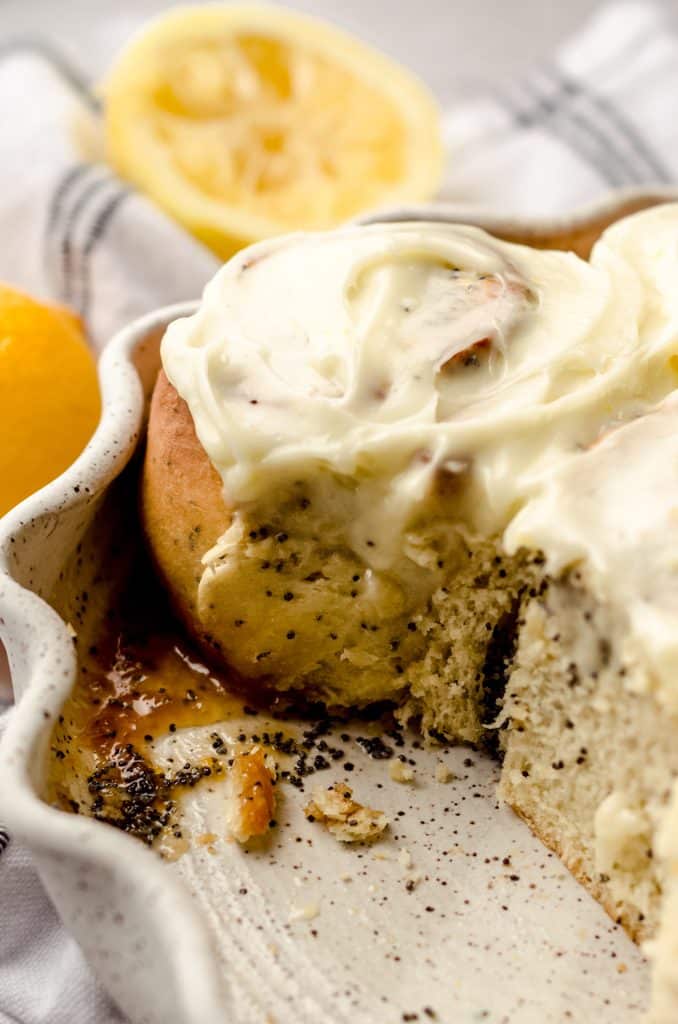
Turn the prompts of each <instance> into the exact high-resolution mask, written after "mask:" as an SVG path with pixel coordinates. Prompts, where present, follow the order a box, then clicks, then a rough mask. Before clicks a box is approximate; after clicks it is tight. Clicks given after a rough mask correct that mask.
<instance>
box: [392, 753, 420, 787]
mask: <svg viewBox="0 0 678 1024" xmlns="http://www.w3.org/2000/svg"><path fill="white" fill-rule="evenodd" d="M388 774H389V775H390V776H391V778H392V779H393V781H394V782H414V772H413V771H412V769H411V768H410V766H409V765H407V764H405V763H404V762H403V761H401V760H400V758H397V759H396V760H395V761H389V763H388Z"/></svg>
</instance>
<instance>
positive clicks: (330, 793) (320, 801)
mask: <svg viewBox="0 0 678 1024" xmlns="http://www.w3.org/2000/svg"><path fill="white" fill-rule="evenodd" d="M304 813H305V814H306V817H307V818H308V820H309V821H317V822H319V823H320V824H321V825H325V826H326V828H327V830H328V831H329V832H331V833H332V835H333V836H334V837H335V838H336V839H338V840H339V841H340V842H341V843H366V842H372V841H373V840H375V839H379V838H380V836H382V835H383V833H384V832H385V831H386V829H387V828H388V825H389V821H388V818H387V817H386V815H385V814H384V813H383V811H377V810H373V809H372V808H371V807H365V806H363V804H360V803H358V801H357V800H354V799H353V790H352V789H351V787H350V786H347V785H346V783H344V782H337V783H335V784H334V785H333V786H330V787H329V788H328V789H323V788H322V787H320V788H318V789H316V790H314V793H313V799H312V800H310V801H309V803H308V804H307V805H306V807H305V808H304Z"/></svg>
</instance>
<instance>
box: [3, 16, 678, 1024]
mask: <svg viewBox="0 0 678 1024" xmlns="http://www.w3.org/2000/svg"><path fill="white" fill-rule="evenodd" d="M488 89H489V86H488ZM676 96H678V35H677V34H676V32H675V31H674V25H673V22H672V19H671V17H670V15H669V13H668V12H667V11H666V10H665V9H661V8H658V7H654V6H651V5H646V4H640V3H621V4H615V5H612V6H609V7H606V8H604V9H603V10H601V11H600V12H599V13H598V14H597V15H596V16H595V17H594V18H593V19H592V20H591V22H590V23H589V24H588V25H586V26H585V27H584V29H583V30H582V31H581V32H580V33H579V34H578V36H577V37H576V38H575V39H573V40H572V41H571V42H569V43H567V44H566V45H564V46H563V47H562V48H561V50H560V51H559V53H557V54H556V56H555V57H554V58H553V59H552V60H550V61H544V63H543V64H542V65H540V66H539V67H538V68H535V69H531V70H530V71H529V73H527V74H526V75H525V76H524V77H523V78H521V79H519V80H516V81H513V82H510V83H508V84H504V85H502V86H499V87H497V88H496V89H495V91H494V93H490V92H488V94H487V95H484V96H482V97H479V98H478V99H477V100H476V101H474V102H473V103H467V104H465V105H464V106H463V107H461V108H459V109H453V110H450V111H449V112H448V113H447V115H446V117H445V120H444V130H445V139H446V143H447V146H448V152H449V166H448V168H447V172H446V176H445V182H444V185H443V188H442V190H441V198H443V199H446V200H448V201H452V202H455V203H465V204H469V206H475V207H477V206H483V207H485V208H487V207H491V208H493V209H494V210H496V211H497V212H499V213H501V214H510V213H515V214H529V215H537V214H544V215H548V214H554V213H560V212H566V211H567V210H569V209H571V208H572V207H573V206H576V205H579V204H582V203H585V202H587V201H592V200H595V199H596V198H599V197H601V196H602V195H604V194H605V192H606V191H608V190H609V189H610V188H611V187H616V186H625V185H626V186H633V185H669V184H671V183H674V182H678V118H677V117H676V116H675V98H676ZM95 107H96V103H95V101H93V99H92V97H91V96H90V95H89V94H88V92H87V90H86V88H83V86H82V84H81V83H79V82H78V81H77V76H73V75H72V74H71V73H70V71H69V69H68V68H64V67H63V66H62V64H61V62H60V60H59V59H58V57H57V56H55V55H53V54H49V53H48V52H43V53H38V52H36V50H35V48H34V47H30V46H29V47H28V48H27V47H26V45H25V43H23V44H21V45H13V44H11V43H6V44H4V45H2V46H0V124H1V125H2V132H1V133H0V225H2V237H3V245H2V246H0V280H5V281H8V282H11V283H13V284H15V285H17V286H19V287H23V288H25V289H26V290H28V291H30V292H31V293H33V294H35V295H38V296H42V297H44V298H46V299H55V300H59V301H62V302H66V303H68V304H69V305H71V306H73V307H74V308H75V309H76V310H78V311H79V312H80V313H81V314H82V316H83V317H84V319H85V321H86V323H87V326H88V330H89V333H90V337H91V341H92V344H93V346H94V347H95V348H96V349H97V350H100V349H101V347H102V346H103V345H104V344H105V342H106V341H107V339H108V338H109V337H110V336H111V334H112V333H114V331H115V330H117V329H118V328H119V327H121V326H122V325H124V324H125V323H127V322H129V321H130V320H131V319H132V318H134V317H136V316H138V315H140V314H142V313H145V312H147V311H149V310H152V309H153V308H155V307H157V306H160V305H163V304H165V303H169V302H177V301H180V300H183V299H192V298H195V297H197V296H198V295H199V294H200V291H201V289H202V286H203V285H204V284H205V282H206V281H207V280H208V278H209V277H210V276H211V275H212V273H213V272H214V270H215V268H216V267H217V261H216V260H215V258H214V257H213V256H212V255H211V254H210V253H209V252H207V251H206V250H205V249H204V248H203V247H202V246H201V245H199V244H198V243H197V242H195V241H194V240H193V239H191V238H190V237H189V236H187V235H186V234H185V233H184V232H183V231H182V230H181V229H180V228H178V227H177V226H176V225H174V224H173V223H171V222H170V221H168V220H167V219H166V218H165V217H164V216H163V215H162V214H161V213H160V212H159V211H158V210H157V209H156V208H154V207H153V205H152V204H151V203H150V202H148V201H147V200H146V199H144V198H142V197H141V196H139V195H137V194H135V193H134V192H132V191H131V190H130V189H129V188H128V187H127V186H125V185H124V184H123V183H121V182H120V181H118V180H117V179H116V178H115V177H114V176H113V175H112V174H111V173H110V171H108V170H107V169H106V168H105V167H103V166H102V165H97V164H87V163H84V162H83V161H82V159H81V157H80V155H79V151H78V149H77V147H76V146H75V145H74V142H73V122H74V112H75V114H76V115H77V112H78V109H79V110H80V113H81V115H84V114H87V116H89V117H91V116H92V111H93V109H94V108H95ZM4 675H5V681H4V684H3V664H2V657H1V655H0V702H2V701H3V700H4V702H5V703H9V701H10V696H9V688H8V683H7V673H6V669H5V670H4ZM9 714H11V711H6V712H5V714H4V716H0V733H1V732H2V730H3V728H4V725H5V724H6V719H7V716H8V715H9ZM2 850H4V852H0V908H1V913H2V928H0V1024H115V1022H120V1021H122V1017H121V1016H120V1014H119V1013H118V1011H117V1010H116V1009H115V1007H114V1006H113V1005H112V1003H111V1002H110V1000H109V999H108V998H107V996H106V995H105V994H104V993H103V992H102V990H101V988H100V986H99V985H98V984H97V982H96V981H95V979H94V978H93V976H92V975H91V973H90V971H89V968H88V967H87V965H86V964H85V961H84V959H83V956H82V954H81V952H80V950H79V949H78V947H77V945H76V943H75V942H74V941H73V939H71V938H70V936H69V935H68V934H67V933H66V931H65V930H64V929H63V927H62V926H61V925H60V923H59V920H58V917H57V915H56V912H55V910H54V908H53V907H52V905H51V903H50V902H49V899H48V897H47V896H46V894H45V892H44V890H43V888H42V886H41V883H40V880H39V878H38V877H37V875H36V873H35V871H34V869H33V868H32V866H31V860H30V856H29V855H28V853H27V852H26V851H25V850H24V849H23V848H22V846H21V843H20V841H19V840H18V839H17V840H15V841H12V839H11V837H9V836H8V835H7V834H6V832H5V831H4V830H2V828H0V851H2ZM234 1024H235V1022H234Z"/></svg>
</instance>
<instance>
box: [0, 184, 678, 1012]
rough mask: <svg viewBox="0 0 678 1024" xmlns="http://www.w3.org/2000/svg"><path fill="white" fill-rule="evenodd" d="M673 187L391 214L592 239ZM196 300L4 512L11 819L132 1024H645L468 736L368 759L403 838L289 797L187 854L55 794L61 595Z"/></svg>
mask: <svg viewBox="0 0 678 1024" xmlns="http://www.w3.org/2000/svg"><path fill="white" fill-rule="evenodd" d="M666 198H672V196H671V195H670V194H669V193H655V194H653V195H651V196H650V195H640V194H637V193H633V194H631V193H624V194H622V195H620V196H616V197H613V198H612V199H610V200H608V201H607V202H606V203H605V204H603V205H599V206H598V207H596V208H595V209H589V210H586V211H585V212H584V213H582V214H581V215H579V216H577V217H573V218H568V219H567V220H566V221H565V220H559V221H558V222H553V223H548V224H547V223H542V222H532V223H524V222H523V223H515V222H511V221H508V220H503V221H500V220H498V219H497V218H496V217H492V216H490V215H482V214H478V213H476V214H474V215H473V216H470V215H469V213H468V211H464V210H463V209H451V208H446V207H435V208H429V209H421V208H419V209H416V210H407V211H402V210H401V211H393V212H390V213H386V214H380V215H379V217H383V218H386V219H389V218H398V219H404V218H405V217H408V218H409V217H422V216H434V217H436V218H440V217H444V218H446V219H451V220H467V221H473V222H476V223H480V224H482V226H484V227H487V228H489V229H490V230H494V231H495V232H496V233H497V234H500V235H502V236H504V237H510V238H512V239H518V240H525V241H529V242H530V243H532V244H553V243H554V242H557V241H558V240H562V243H563V244H564V245H569V246H573V247H576V248H577V249H578V250H579V251H581V252H586V251H587V250H588V247H589V246H590V243H591V240H592V239H593V238H594V237H595V236H596V235H597V234H598V233H599V231H600V230H601V228H602V227H603V226H604V225H605V224H606V223H608V222H610V221H612V220H614V219H616V217H617V216H620V215H623V214H624V213H627V212H630V211H632V210H635V209H639V208H641V207H643V206H647V205H650V204H651V203H653V202H656V201H659V200H661V199H666ZM190 309H191V307H190V306H189V307H187V306H177V307H171V308H168V309H165V310H161V311H159V312H157V313H154V314H151V315H149V316H147V317H145V318H143V319H141V320H140V321H138V322H136V323H134V324H132V325H131V326H130V327H128V328H127V329H125V330H124V331H122V332H121V333H120V334H119V335H118V337H116V338H115V339H114V340H113V341H112V342H111V344H110V346H109V347H108V348H107V350H106V351H105V353H104V355H103V357H102V360H101V364H100V376H101V383H102V389H103V401H104V412H103V417H102V421H101V424H100V426H99V428H98V430H97V432H96V434H95V436H94V437H93V439H92V441H91V442H90V444H89V445H88V447H87V449H86V450H85V452H84V453H83V455H82V456H81V457H80V458H79V459H78V460H77V462H76V463H75V464H74V465H73V466H72V467H71V468H70V469H69V470H68V471H67V472H66V473H65V474H64V475H63V476H61V477H60V478H59V479H58V480H56V481H54V482H53V483H52V484H50V485H49V486H48V487H46V488H44V489H43V490H42V491H40V492H39V493H38V494H36V495H34V496H33V497H31V498H29V499H28V500H27V501H25V502H24V503H23V504H22V505H20V506H19V507H18V508H17V509H15V510H14V511H13V512H12V513H10V514H9V515H8V516H6V517H5V518H4V519H3V521H2V523H1V524H0V636H1V637H2V639H3V641H4V643H5V645H6V647H7V651H8V655H9V661H10V665H11V671H12V677H13V684H14V688H15V692H16V695H17V698H18V699H19V706H18V708H17V709H16V711H15V712H14V714H13V716H12V719H11V722H10V724H9V726H8V728H7V730H6V732H5V735H4V737H3V740H2V744H1V745H0V773H1V774H0V820H3V822H6V823H7V825H8V827H9V829H10V830H11V832H12V833H14V834H15V835H16V836H17V837H21V838H22V839H23V840H24V841H25V842H26V843H27V844H28V846H29V847H30V848H31V850H32V852H33V854H34V857H35V860H36V863H37V865H38V868H39V871H40V874H41V876H42V878H43V880H44V882H45V884H46V886H47V888H48V890H49V892H50V895H51V897H52V899H53V900H54V902H55V904H56V905H57V907H58V908H59V911H60V912H61V914H62V916H63V918H64V920H65V921H66V924H67V926H68V927H69V929H71V931H72V932H73V933H74V935H75V936H76V937H77V939H78V941H79V942H80V944H81V945H82V947H83V949H84V950H85V952H86V954H87V956H88V958H89V960H90V962H91V964H92V966H93V968H94V969H95V971H96V973H97V974H98V976H99V977H100V978H101V980H102V981H103V983H104V985H105V986H106V987H107V988H108V990H109V991H110V992H111V993H112V995H113V997H114V998H115V1000H116V1001H117V1003H118V1004H119V1005H120V1007H121V1009H122V1010H123V1011H124V1012H125V1013H126V1014H127V1015H128V1017H129V1018H130V1021H132V1022H133V1024H160V1022H163V1024H168V1022H169V1024H217V1022H225V1021H232V1022H233V1024H249V1022H252V1024H254V1022H263V1021H267V1020H269V1021H273V1020H275V1021H276V1022H277V1024H288V1022H289V1024H292V1022H294V1024H299V1022H308V1024H310V1022H311V1021H313V1024H318V1022H319V1021H324V1022H327V1024H329V1022H343V1021H346V1022H348V1021H351V1022H360V1024H362V1022H364V1024H374V1022H375V1021H384V1022H390V1021H393V1022H395V1021H398V1020H401V1019H402V1015H403V1013H407V1012H412V1013H419V1014H420V1019H424V1018H422V1016H421V1015H422V1014H424V1011H425V1010H426V1008H428V1009H429V1010H431V1012H435V1014H436V1015H437V1018H438V1019H439V1020H441V1021H450V1022H451V1021H454V1022H455V1024H458V1022H465V1021H468V1022H471V1021H479V1020H493V1021H500V1020H509V1019H510V1021H511V1022H512V1024H528V1022H532V1021H534V1022H537V1021H539V1022H540V1024H549V1022H551V1024H559V1022H561V1021H562V1019H563V1013H564V1010H565V1008H567V1009H568V1010H569V1011H570V1012H571V1013H572V1014H573V1016H574V1018H575V1019H578V1020H591V1019H594V1017H595V1019H596V1020H597V1021H598V1022H599V1024H608V1022H609V1024H612V1022H614V1024H622V1022H629V1024H631V1022H633V1021H637V1020H639V1019H640V1015H641V1012H642V1007H643V1005H644V1004H645V1000H646V990H647V979H646V968H645V964H644V961H643V958H642V955H641V953H640V951H639V950H638V949H637V948H636V947H634V946H633V945H632V944H631V943H630V942H629V940H628V939H627V938H626V936H625V934H623V933H622V932H621V931H620V930H619V929H617V928H615V927H614V926H613V925H611V924H610V922H609V921H608V919H607V918H606V917H605V915H604V913H603V911H602V910H601V909H600V908H599V907H598V906H597V905H596V904H595V903H594V902H593V901H592V900H590V899H589V898H588V896H587V895H586V893H584V892H583V890H581V889H580V888H579V886H578V885H577V883H575V882H574V881H573V879H571V878H570V876H569V875H568V874H567V872H566V871H565V870H564V869H563V868H562V866H561V865H560V864H559V863H558V861H557V860H555V858H553V857H552V856H551V855H549V854H547V853H546V852H545V851H544V849H543V848H542V847H541V845H540V844H539V843H538V842H537V841H536V840H535V839H534V838H533V837H532V836H531V835H530V834H529V833H528V832H527V830H526V829H525V827H524V826H523V825H522V824H521V823H520V822H518V821H517V819H515V817H514V816H513V815H512V814H511V813H510V812H509V811H507V810H506V809H505V808H500V807H498V806H497V804H496V801H495V798H494V788H493V787H494V781H495V776H496V770H495V767H494V765H493V764H492V762H491V761H489V760H486V759H485V758H484V757H483V756H481V755H474V757H473V759H472V761H473V763H472V764H466V763H465V762H466V761H467V760H468V751H463V750H457V751H455V750H453V751H450V752H449V753H448V754H447V755H446V756H447V759H448V764H449V767H450V768H451V769H452V771H453V772H454V773H455V774H456V775H457V776H458V778H457V780H456V781H454V782H452V783H451V784H450V786H449V787H447V788H445V789H442V788H441V786H440V785H439V784H438V785H437V786H436V785H435V784H434V782H433V781H432V780H433V779H434V775H435V772H434V768H435V764H436V759H437V757H438V756H439V755H437V754H436V753H435V752H425V751H420V750H418V751H417V760H418V777H419V778H420V780H421V781H420V782H419V783H418V785H417V786H416V787H398V786H383V788H382V784H381V782H380V779H382V778H383V771H384V769H383V765H381V766H380V764H379V762H374V761H370V760H369V759H365V761H364V763H362V762H361V763H360V764H358V765H356V769H357V770H356V772H355V784H356V786H360V787H361V792H362V793H363V795H364V796H366V797H367V799H370V798H373V799H375V800H379V801H380V802H381V806H382V807H383V809H385V810H386V811H387V813H390V815H391V816H392V817H393V818H394V819H396V820H397V818H398V812H399V810H401V809H402V808H403V807H405V810H406V813H405V814H404V815H401V816H400V821H399V826H398V830H397V832H395V833H394V834H393V835H392V837H391V838H390V839H389V840H388V841H386V842H385V843H384V844H382V845H380V847H379V849H378V850H376V849H375V850H370V851H368V852H365V851H363V852H358V851H355V850H348V849H345V848H343V847H341V846H340V845H339V844H336V843H335V842H334V840H332V839H331V838H330V837H327V836H325V835H321V836H318V835H317V833H314V832H313V831H312V829H311V826H310V825H309V824H308V822H306V821H305V818H304V816H303V809H302V804H303V800H302V799H301V798H300V799H299V800H298V801H297V800H296V799H295V797H294V795H291V796H289V797H288V796H286V797H285V802H284V804H283V806H282V808H281V818H282V826H283V828H282V829H281V830H280V833H281V836H280V838H279V839H277V840H276V841H275V843H274V844H273V845H272V846H270V847H269V848H267V849H265V850H260V851H254V852H253V853H251V854H249V855H248V854H244V853H243V851H242V850H241V849H240V848H234V847H236V844H226V843H224V844H223V845H221V846H219V847H218V849H217V850H216V852H215V851H214V850H212V851H211V855H208V853H207V852H206V851H205V849H204V848H200V849H198V848H196V849H191V850H190V851H189V852H188V853H187V854H186V855H185V856H182V857H181V858H179V859H178V860H177V861H175V862H173V863H167V862H164V861H162V860H161V859H160V858H159V857H158V855H157V854H156V853H154V852H152V851H151V850H149V849H148V848H146V847H144V846H143V845H142V844H141V843H140V842H138V841H137V840H135V839H133V838H131V837H129V836H127V835H125V834H123V833H122V832H120V831H118V830H116V829H113V828H111V827H110V826H108V825H105V824H103V823H101V822H97V821H95V820H93V819H90V818H87V817H84V816H81V815H74V814H68V813H65V812H64V811H61V810H57V809H55V808H54V807H51V806H50V805H49V804H48V802H47V801H46V800H45V796H44V795H45V792H46V777H47V767H48V764H49V757H50V735H51V730H52V727H53V724H54V722H55V720H56V718H57V717H58V716H59V713H60V709H61V707H62V706H63V704H64V701H65V700H66V698H67V696H68V694H69V692H70V690H71V688H72V686H73V681H74V678H75V673H76V669H77V663H76V655H75V650H74V643H73V637H72V629H71V628H69V625H68V624H67V621H65V619H64V618H62V616H61V615H60V614H58V611H57V609H58V610H60V611H61V612H62V614H63V615H64V616H65V618H66V619H67V618H68V615H67V613H66V611H65V609H67V608H68V607H69V606H70V604H72V597H73V594H74V593H75V592H76V591H77V590H78V589H79V588H81V587H82V586H83V585H84V581H85V580H91V579H92V578H93V577H96V576H97V574H100V570H101V567H100V566H99V564H98V552H97V546H96V543H95V542H92V540H91V538H92V536H96V531H94V533H93V524H96V523H97V522H99V521H103V522H104V523H105V521H106V520H107V518H108V517H110V516H112V515H114V514H115V509H114V505H115V502H113V503H112V502H111V501H110V500H107V495H108V494H109V492H110V487H111V485H112V484H113V482H114V481H115V480H116V478H118V477H119V475H120V474H121V473H122V472H123V471H124V469H125V467H126V466H127V465H128V463H129V462H130V460H131V459H132V457H133V455H134V453H135V451H136V450H137V448H138V445H139V444H140V442H141V441H142V439H143V431H144V421H145V412H146V408H147V401H148V398H149V395H150V391H151V389H152V386H153V382H154V379H155V375H156V373H157V369H158V366H159V354H158V347H159V340H160V337H161V335H162V332H163V329H164V327H165V325H166V324H167V323H168V322H169V321H170V320H172V319H173V318H175V317H177V316H180V315H183V314H185V313H187V312H189V311H190ZM86 538H90V539H89V540H87V539H86ZM79 545H80V547H79ZM76 553H77V557H76ZM91 614H94V612H92V613H91ZM88 628H89V627H88V623H87V621H84V622H82V623H79V625H78V629H79V630H85V631H86V630H87V629H88ZM176 742H177V743H178V744H179V748H178V749H179V750H182V749H183V750H184V751H188V750H190V748H191V744H193V743H194V742H197V740H196V737H195V736H194V735H193V733H192V732H191V731H190V730H189V731H187V733H186V735H183V736H180V737H177V738H176ZM182 745H183V747H182ZM405 790H407V793H406V794H405ZM469 793H473V794H474V795H476V796H477V797H479V798H478V799H475V800H470V799H469V800H467V799H466V796H467V795H468V794H469ZM187 813H188V814H189V815H193V817H194V819H195V822H196V831H198V830H199V828H203V830H204V828H205V827H206V826H205V822H206V821H207V820H208V819H209V815H210V814H211V813H212V812H211V811H210V809H209V807H207V806H206V803H205V800H204V799H203V798H202V797H201V796H200V793H199V792H198V791H197V790H196V793H195V796H194V797H193V796H192V797H191V805H190V807H189V808H188V811H187ZM507 855H508V856H510V858H511V864H512V866H513V867H512V871H511V873H510V875H509V874H508V873H507V872H506V870H505V869H503V868H502V866H501V865H502V861H503V859H504V858H505V857H506V856H507ZM404 870H407V871H410V872H415V873H416V875H417V876H418V877H417V883H418V884H417V885H416V888H415V887H412V888H406V887H405V886H404V885H403V871H404ZM513 875H515V876H516V877H518V878H519V881H518V882H516V881H515V879H514V878H513V877H512V876H513ZM413 888H414V891H412V889H413ZM528 897H529V898H528ZM507 915H509V916H507ZM554 922H555V923H554ZM507 929H508V931H509V932H510V941H507ZM594 936H596V938H594ZM620 962H623V963H624V965H625V971H624V973H623V974H620V973H618V972H617V969H616V968H617V965H618V964H619V963H620ZM490 978H492V984H489V983H488V982H489V979H490Z"/></svg>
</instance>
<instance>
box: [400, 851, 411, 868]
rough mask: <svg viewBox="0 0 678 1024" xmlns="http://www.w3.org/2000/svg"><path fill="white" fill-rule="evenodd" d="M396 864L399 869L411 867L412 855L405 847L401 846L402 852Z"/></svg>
mask: <svg viewBox="0 0 678 1024" xmlns="http://www.w3.org/2000/svg"><path fill="white" fill-rule="evenodd" d="M398 863H399V864H400V866H401V868H405V869H407V868H411V867H412V854H411V853H410V851H409V850H408V849H407V848H406V847H405V846H403V848H402V850H401V851H400V853H399V854H398Z"/></svg>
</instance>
